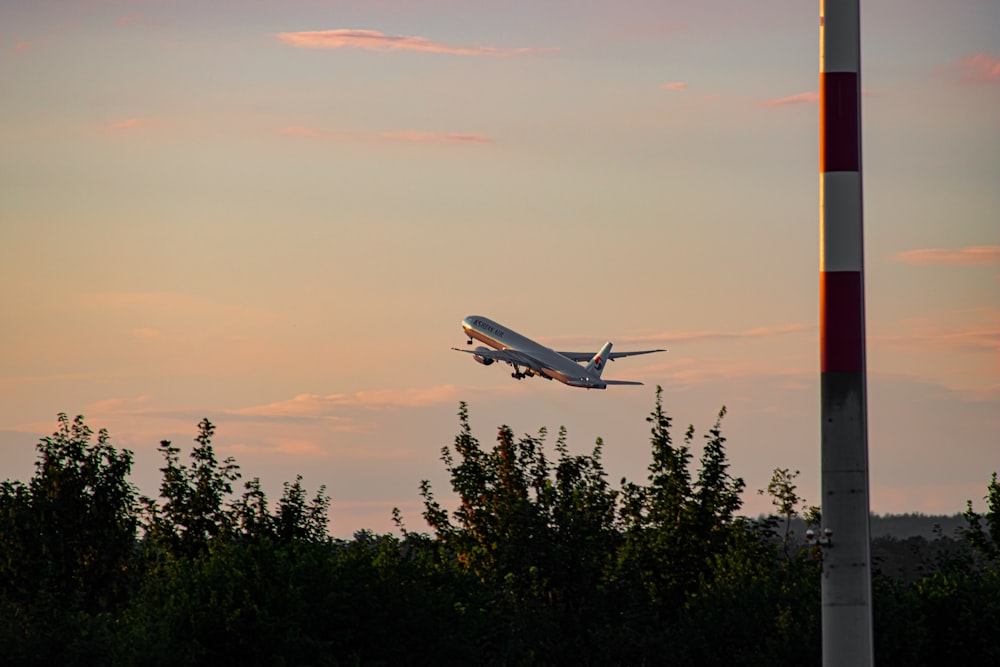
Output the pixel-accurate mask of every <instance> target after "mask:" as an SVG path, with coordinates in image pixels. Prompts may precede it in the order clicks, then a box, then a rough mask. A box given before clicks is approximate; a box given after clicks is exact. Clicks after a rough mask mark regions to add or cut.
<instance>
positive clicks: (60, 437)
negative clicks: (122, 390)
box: [0, 414, 137, 664]
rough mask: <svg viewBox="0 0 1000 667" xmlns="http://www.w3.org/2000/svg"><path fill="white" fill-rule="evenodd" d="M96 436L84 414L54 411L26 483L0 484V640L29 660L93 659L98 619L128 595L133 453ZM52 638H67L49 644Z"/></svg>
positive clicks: (100, 630) (99, 645)
mask: <svg viewBox="0 0 1000 667" xmlns="http://www.w3.org/2000/svg"><path fill="white" fill-rule="evenodd" d="M93 435H94V433H93V431H92V430H91V429H90V427H89V426H87V425H86V424H85V423H84V419H83V417H82V416H79V417H76V418H75V419H74V420H72V421H70V419H69V418H68V417H67V416H66V415H65V414H60V415H59V428H58V430H57V431H56V432H55V433H53V434H52V435H51V436H49V437H46V438H43V439H42V440H41V442H40V443H39V444H38V447H37V449H38V461H37V462H36V464H35V474H34V476H33V477H32V478H31V480H30V481H29V482H28V483H27V484H24V483H22V482H18V481H15V482H11V481H5V482H3V483H2V484H0V600H2V602H0V625H5V626H6V634H4V635H0V641H2V642H3V643H4V644H8V642H9V643H10V644H8V646H16V647H20V648H21V649H26V650H25V655H24V656H23V657H24V659H25V660H27V661H30V662H33V661H35V660H37V661H39V662H41V663H48V664H55V663H61V664H72V663H76V662H81V663H86V662H88V661H90V660H98V661H99V660H100V656H101V655H102V652H103V646H105V644H104V643H103V641H102V638H101V635H102V634H106V632H107V626H106V624H105V622H104V619H103V617H104V615H107V614H113V613H116V612H117V611H119V610H120V609H121V608H122V606H123V605H124V604H125V603H126V602H127V600H128V596H129V594H130V592H131V590H132V584H133V577H132V567H133V564H134V554H135V539H136V526H137V521H136V516H135V502H136V492H135V489H134V487H133V486H132V484H131V483H130V482H129V481H128V475H129V473H130V471H131V467H132V453H131V452H129V451H128V450H118V449H116V448H115V447H114V446H113V445H112V444H111V442H110V438H109V436H108V433H107V431H104V430H101V431H100V432H99V433H98V435H97V441H96V442H94V441H93V440H92V438H93ZM57 633H62V634H64V635H65V637H66V640H65V641H60V642H52V641H51V637H52V636H57ZM2 648H3V647H2V646H0V649H2ZM11 651H13V652H14V654H16V652H17V649H14V648H11V649H10V650H9V651H8V650H5V651H3V652H4V654H5V655H6V656H7V658H8V659H10V656H11ZM25 664H27V663H25Z"/></svg>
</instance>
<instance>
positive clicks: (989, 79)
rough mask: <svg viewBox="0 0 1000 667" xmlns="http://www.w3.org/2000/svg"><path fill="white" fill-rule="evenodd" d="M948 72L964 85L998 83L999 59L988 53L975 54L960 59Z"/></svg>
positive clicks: (999, 73)
mask: <svg viewBox="0 0 1000 667" xmlns="http://www.w3.org/2000/svg"><path fill="white" fill-rule="evenodd" d="M950 70H951V71H952V72H953V73H955V74H957V75H958V79H959V81H962V82H964V83H997V82H1000V58H997V57H996V56H994V55H992V54H990V53H977V54H976V55H974V56H967V57H965V58H962V59H961V60H959V61H958V62H956V63H955V64H953V65H952V66H951V68H950Z"/></svg>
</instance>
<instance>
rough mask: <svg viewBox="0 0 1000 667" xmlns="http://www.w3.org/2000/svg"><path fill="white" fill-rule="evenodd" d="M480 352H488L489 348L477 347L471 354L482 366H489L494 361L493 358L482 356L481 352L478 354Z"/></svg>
mask: <svg viewBox="0 0 1000 667" xmlns="http://www.w3.org/2000/svg"><path fill="white" fill-rule="evenodd" d="M482 352H490V350H488V349H486V348H485V347H477V348H476V353H474V354H473V355H472V358H473V359H475V360H476V361H478V362H479V363H481V364H482V365H483V366H489V365H490V364H492V363H493V362H494V361H495V360H494V359H490V358H489V357H484V356H482V354H480V353H482Z"/></svg>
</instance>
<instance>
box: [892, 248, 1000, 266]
mask: <svg viewBox="0 0 1000 667" xmlns="http://www.w3.org/2000/svg"><path fill="white" fill-rule="evenodd" d="M892 259H893V260H894V261H897V262H902V263H903V264H943V265H948V266H979V265H983V264H1000V246H995V245H982V246H969V247H967V248H958V249H949V248H924V249H920V250H904V251H902V252H897V253H895V254H894V255H893V256H892Z"/></svg>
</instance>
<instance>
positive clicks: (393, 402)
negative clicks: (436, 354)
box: [226, 384, 472, 419]
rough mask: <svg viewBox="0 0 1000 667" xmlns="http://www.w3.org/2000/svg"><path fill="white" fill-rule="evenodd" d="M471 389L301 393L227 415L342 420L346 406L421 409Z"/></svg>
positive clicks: (448, 386) (446, 387)
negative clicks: (341, 416)
mask: <svg viewBox="0 0 1000 667" xmlns="http://www.w3.org/2000/svg"><path fill="white" fill-rule="evenodd" d="M470 391H472V390H470V388H468V387H459V386H457V385H453V384H446V385H440V386H437V387H424V388H418V389H379V390H372V391H358V392H354V393H350V394H328V395H325V396H324V395H320V394H299V395H298V396H296V397H294V398H291V399H288V400H284V401H277V402H275V403H268V404H267V405H259V406H253V407H249V408H238V409H233V410H226V414H228V415H236V416H242V417H264V418H287V417H291V418H296V419H339V418H340V416H339V414H338V413H341V412H342V411H343V409H345V408H359V407H360V408H369V409H382V408H422V407H427V406H429V405H439V404H442V403H455V402H458V401H459V400H460V397H461V396H465V395H466V394H468V393H470Z"/></svg>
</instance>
